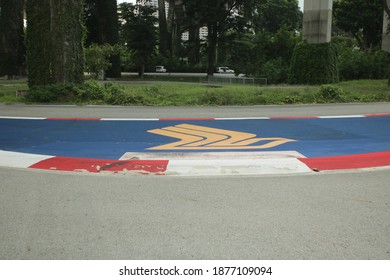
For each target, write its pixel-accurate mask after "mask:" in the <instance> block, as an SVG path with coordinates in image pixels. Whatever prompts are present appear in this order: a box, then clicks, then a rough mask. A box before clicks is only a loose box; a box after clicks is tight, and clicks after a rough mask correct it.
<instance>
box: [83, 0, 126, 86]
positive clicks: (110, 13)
mask: <svg viewBox="0 0 390 280" xmlns="http://www.w3.org/2000/svg"><path fill="white" fill-rule="evenodd" d="M84 2H85V5H84V7H85V8H84V9H85V18H86V23H85V24H86V28H87V36H86V46H87V47H89V46H91V45H93V44H95V45H96V44H97V45H107V44H109V45H111V46H115V45H117V44H118V43H119V25H118V13H117V1H116V0H84ZM109 62H110V66H109V67H108V68H106V69H105V70H107V71H106V72H107V73H106V74H107V77H110V78H120V76H121V63H120V56H119V54H118V53H115V54H111V55H110V57H109Z"/></svg>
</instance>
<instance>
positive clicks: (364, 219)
mask: <svg viewBox="0 0 390 280" xmlns="http://www.w3.org/2000/svg"><path fill="white" fill-rule="evenodd" d="M389 109H390V108H389V104H388V103H380V104H353V105H319V106H312V105H305V106H283V107H277V106H271V107H267V106H254V107H218V108H217V107H215V108H174V107H171V108H154V107H148V108H145V107H114V108H113V107H77V106H75V107H63V106H59V107H56V106H0V115H2V116H26V117H27V116H28V117H33V116H40V117H42V116H44V117H118V118H119V117H126V118H144V117H165V118H168V117H189V118H191V117H240V116H245V117H257V116H272V115H279V116H280V115H301V116H302V115H351V114H366V113H369V114H370V113H388V112H390V110H389ZM0 178H1V179H0V193H1V196H0V228H1V231H0V259H387V260H389V259H390V245H389V244H390V219H389V217H390V188H389V184H388V182H389V181H390V170H389V169H386V168H385V169H378V170H371V171H364V172H361V171H354V172H340V173H334V172H332V173H316V174H310V175H299V176H277V177H275V176H257V177H239V176H234V177H218V178H216V177H214V178H213V177H196V178H191V177H189V178H186V177H160V176H124V175H119V174H116V175H107V174H99V175H90V174H78V173H77V174H74V173H60V172H47V171H38V170H21V169H11V168H0Z"/></svg>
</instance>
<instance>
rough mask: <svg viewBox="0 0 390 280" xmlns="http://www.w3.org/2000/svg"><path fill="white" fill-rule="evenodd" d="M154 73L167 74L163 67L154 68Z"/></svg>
mask: <svg viewBox="0 0 390 280" xmlns="http://www.w3.org/2000/svg"><path fill="white" fill-rule="evenodd" d="M156 72H158V73H165V72H167V69H166V68H165V66H156Z"/></svg>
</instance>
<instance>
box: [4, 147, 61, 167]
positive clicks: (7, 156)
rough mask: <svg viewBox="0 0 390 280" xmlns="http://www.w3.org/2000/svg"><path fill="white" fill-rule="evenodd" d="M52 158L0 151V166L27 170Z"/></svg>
mask: <svg viewBox="0 0 390 280" xmlns="http://www.w3.org/2000/svg"><path fill="white" fill-rule="evenodd" d="M49 158H53V156H46V155H37V154H27V153H17V152H8V151H3V150H0V166H6V167H19V168H28V167H30V166H31V165H33V164H35V163H38V162H40V161H42V160H45V159H49Z"/></svg>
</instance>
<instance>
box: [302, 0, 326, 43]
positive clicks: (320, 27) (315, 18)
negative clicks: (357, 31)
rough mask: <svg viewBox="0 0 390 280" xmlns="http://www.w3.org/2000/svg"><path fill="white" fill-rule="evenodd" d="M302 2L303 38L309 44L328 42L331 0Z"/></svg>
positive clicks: (306, 0)
mask: <svg viewBox="0 0 390 280" xmlns="http://www.w3.org/2000/svg"><path fill="white" fill-rule="evenodd" d="M304 3H305V4H304V13H303V40H304V41H306V42H307V43H309V44H321V43H329V42H330V39H331V35H332V6H333V0H305V2H304Z"/></svg>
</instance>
